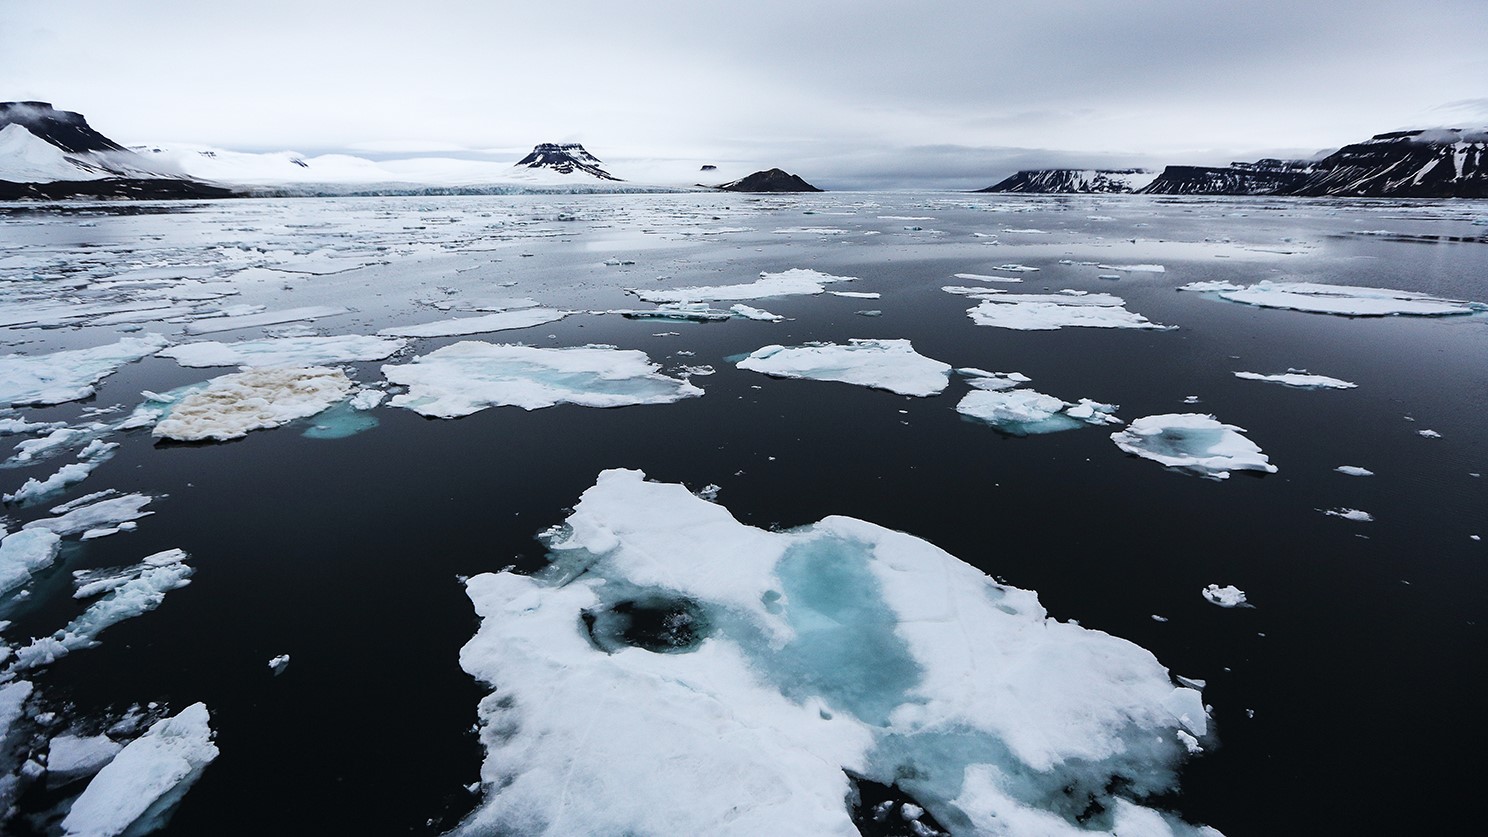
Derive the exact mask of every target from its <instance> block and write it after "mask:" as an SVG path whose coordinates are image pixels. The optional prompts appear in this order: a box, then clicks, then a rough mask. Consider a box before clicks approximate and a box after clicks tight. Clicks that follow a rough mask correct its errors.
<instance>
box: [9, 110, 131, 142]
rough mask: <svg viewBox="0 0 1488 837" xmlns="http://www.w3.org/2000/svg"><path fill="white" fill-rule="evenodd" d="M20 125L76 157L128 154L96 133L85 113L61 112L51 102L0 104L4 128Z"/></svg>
mask: <svg viewBox="0 0 1488 837" xmlns="http://www.w3.org/2000/svg"><path fill="white" fill-rule="evenodd" d="M9 125H20V126H22V127H23V128H25V129H26V130H28V131H30V132H31V133H32V134H35V135H36V136H37V137H39V138H41V139H42V140H45V141H46V142H47V143H49V144H51V145H54V146H56V147H57V148H60V149H62V150H63V151H67V152H70V153H73V154H81V153H86V152H90V151H124V150H125V148H124V146H122V145H120V144H118V143H117V142H114V141H113V140H111V139H109V138H108V137H106V136H104V135H103V134H100V133H98V132H97V131H95V130H93V128H92V126H90V125H89V124H88V120H87V119H84V118H83V115H82V114H81V113H74V112H72V111H69V110H57V109H56V108H54V107H52V105H51V103H50V102H0V128H4V127H6V126H9Z"/></svg>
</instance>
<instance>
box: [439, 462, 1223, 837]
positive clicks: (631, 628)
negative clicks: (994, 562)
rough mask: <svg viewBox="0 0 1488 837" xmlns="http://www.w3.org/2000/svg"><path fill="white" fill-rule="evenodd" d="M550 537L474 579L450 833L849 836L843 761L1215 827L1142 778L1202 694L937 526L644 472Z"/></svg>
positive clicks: (992, 801)
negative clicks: (803, 507) (466, 806)
mask: <svg viewBox="0 0 1488 837" xmlns="http://www.w3.org/2000/svg"><path fill="white" fill-rule="evenodd" d="M545 539H546V540H547V543H548V545H549V548H550V558H551V559H552V564H551V566H549V567H548V568H547V569H546V570H544V571H543V572H541V573H539V574H538V575H536V576H530V577H529V576H522V575H516V574H514V573H510V572H503V573H485V574H481V575H477V576H475V577H473V578H471V579H470V580H469V581H468V583H467V587H466V591H467V594H468V595H469V596H470V598H471V601H472V602H473V603H474V605H475V608H476V612H477V613H478V615H479V616H480V617H481V619H482V622H481V627H480V630H479V632H478V633H477V635H476V636H475V637H474V638H473V639H472V640H471V641H470V642H469V643H468V644H466V646H465V647H464V648H463V649H462V651H461V654H460V663H461V666H462V667H463V668H464V669H465V670H466V671H468V672H469V673H470V674H471V675H473V676H474V677H476V678H477V679H479V680H480V681H481V682H483V683H485V684H487V685H488V687H489V688H490V689H491V692H490V694H489V695H488V696H487V697H485V698H484V699H483V700H482V701H481V703H480V707H479V709H478V718H479V731H480V740H481V743H482V744H483V746H484V747H485V750H486V759H485V763H484V765H483V766H482V769H481V785H482V788H483V793H484V796H483V799H482V802H481V805H480V807H479V808H478V809H477V810H476V811H475V812H474V813H473V814H471V815H470V817H469V818H468V819H467V820H466V821H465V822H464V823H463V824H462V825H461V826H460V828H459V829H457V831H456V833H459V834H467V835H475V834H491V833H502V834H522V835H533V834H548V835H559V834H573V833H592V834H710V835H758V834H781V833H800V834H822V835H842V837H848V836H849V835H856V834H858V831H857V829H856V827H855V826H854V824H853V821H852V819H851V816H850V813H849V807H850V804H849V802H848V801H847V798H848V797H849V795H850V793H851V790H852V781H853V780H852V779H851V778H850V777H849V775H848V771H850V772H851V774H853V775H855V776H858V777H863V778H865V779H868V780H871V781H874V782H879V783H883V784H891V783H892V784H896V785H897V786H898V788H899V789H900V790H902V791H903V792H904V793H906V794H908V795H910V796H912V798H913V803H912V804H914V805H916V806H917V807H922V808H924V809H926V810H928V811H929V812H930V814H931V816H933V818H934V819H935V821H937V822H939V823H940V824H942V825H943V826H945V827H946V828H948V829H950V830H951V831H952V832H953V833H966V834H972V833H978V834H1011V833H1050V834H1053V833H1058V834H1066V833H1067V834H1071V835H1074V834H1090V833H1107V834H1109V833H1113V832H1115V831H1119V832H1120V833H1122V834H1126V833H1150V834H1198V833H1204V834H1215V833H1216V832H1213V831H1211V830H1203V829H1195V828H1194V827H1192V826H1188V825H1186V824H1184V823H1182V822H1180V821H1178V820H1177V819H1176V818H1173V817H1171V816H1170V815H1167V814H1164V813H1160V812H1158V811H1156V810H1152V809H1147V808H1143V807H1141V806H1139V805H1137V804H1136V803H1135V802H1134V801H1131V800H1135V799H1141V798H1144V797H1146V796H1148V795H1150V794H1153V793H1159V792H1163V791H1166V790H1170V789H1171V788H1172V787H1173V785H1174V784H1175V783H1176V782H1175V777H1176V770H1177V767H1178V766H1179V764H1181V762H1182V761H1183V760H1184V759H1186V758H1187V757H1188V755H1189V747H1188V745H1187V744H1186V743H1185V741H1184V738H1183V736H1185V735H1187V736H1189V737H1192V738H1193V739H1194V740H1195V741H1197V740H1199V739H1200V738H1203V737H1205V736H1206V735H1207V734H1208V717H1207V714H1206V710H1205V707H1204V705H1203V700H1202V697H1201V695H1200V693H1199V692H1198V691H1196V690H1194V689H1192V688H1188V687H1185V686H1181V685H1175V683H1174V682H1173V680H1172V678H1171V677H1170V675H1169V673H1168V671H1167V670H1166V669H1164V668H1163V667H1162V665H1161V664H1159V663H1158V661H1157V660H1156V659H1154V658H1153V656H1152V655H1151V654H1150V653H1149V652H1147V651H1146V650H1144V649H1142V648H1141V647H1139V646H1137V645H1134V644H1132V643H1130V642H1126V641H1125V640H1121V639H1118V638H1116V637H1113V636H1110V635H1109V634H1106V633H1102V632H1100V631H1093V630H1087V629H1084V628H1081V627H1079V626H1078V625H1075V624H1073V623H1069V622H1059V621H1055V620H1053V619H1050V618H1049V617H1048V615H1047V613H1046V611H1045V610H1044V608H1043V607H1042V606H1041V605H1040V604H1039V602H1038V598H1037V596H1036V595H1035V594H1034V593H1032V592H1030V591H1026V590H1020V589H1017V588H1014V587H1009V586H1006V585H1002V584H998V583H995V582H993V581H992V580H991V579H990V578H988V577H987V576H986V575H984V574H983V573H982V572H980V571H979V570H977V569H975V568H973V567H971V566H969V565H967V564H964V563H962V562H961V561H959V560H957V559H956V558H955V557H953V556H951V555H949V554H947V553H945V552H943V551H941V550H940V549H938V548H936V547H935V546H933V545H931V544H930V543H928V542H926V541H923V540H920V539H918V538H915V537H912V536H910V535H907V534H903V533H900V532H895V531H892V530H888V529H884V528H882V527H879V526H875V525H873V524H871V523H866V522H864V521H860V520H855V519H852V518H847V517H835V516H834V517H828V518H826V519H824V520H822V521H821V522H819V523H816V524H812V525H809V526H805V527H802V528H799V529H795V530H791V531H785V532H771V531H765V530H762V529H756V528H753V527H750V526H745V525H743V524H741V523H739V522H738V521H736V520H735V519H734V518H733V517H732V516H731V515H730V514H729V513H728V511H727V510H726V509H724V508H723V507H721V506H719V505H716V504H714V503H710V502H707V501H705V500H702V499H699V498H698V497H695V496H693V495H692V494H691V493H690V492H689V491H688V490H687V489H686V488H685V487H684V486H681V485H665V484H657V483H650V482H645V481H644V475H643V474H642V473H640V472H638V471H606V472H604V473H603V474H601V475H600V476H599V479H598V481H597V483H596V485H595V486H594V487H592V488H590V489H589V490H588V491H586V492H585V493H584V496H583V498H582V500H581V501H580V502H579V503H578V505H577V506H576V507H575V509H574V512H573V514H572V515H571V516H570V517H569V519H568V521H567V522H566V524H565V525H564V526H561V527H555V528H554V529H552V530H550V531H549V532H548V533H546V535H545ZM618 777H623V780H620V779H619V778H618ZM1009 823H1025V824H1026V823H1036V824H1038V825H1039V826H1040V828H1038V829H1034V830H1026V831H1022V832H1019V831H1017V830H1016V829H1015V830H1013V831H1008V830H1007V826H1008V824H1009Z"/></svg>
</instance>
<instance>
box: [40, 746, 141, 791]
mask: <svg viewBox="0 0 1488 837" xmlns="http://www.w3.org/2000/svg"><path fill="white" fill-rule="evenodd" d="M122 749H124V745H122V744H120V743H119V742H117V741H115V740H113V739H112V738H109V737H108V736H107V735H86V736H84V735H59V736H57V737H55V738H53V739H52V740H51V741H50V742H49V743H48V744H47V760H46V768H47V773H48V774H49V775H50V776H51V778H52V779H53V780H55V781H68V780H71V779H76V778H78V777H81V776H89V775H92V774H94V773H97V772H98V771H99V770H100V769H101V768H102V767H103V766H104V765H106V764H108V763H109V762H110V761H113V759H114V756H116V755H118V754H119V751H120V750H122Z"/></svg>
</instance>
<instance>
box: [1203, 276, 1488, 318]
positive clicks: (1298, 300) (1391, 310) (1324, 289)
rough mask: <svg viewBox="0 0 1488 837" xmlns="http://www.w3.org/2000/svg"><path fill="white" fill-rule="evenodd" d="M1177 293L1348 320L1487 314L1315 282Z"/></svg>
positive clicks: (1418, 297)
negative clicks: (1206, 294)
mask: <svg viewBox="0 0 1488 837" xmlns="http://www.w3.org/2000/svg"><path fill="white" fill-rule="evenodd" d="M1178 290H1180V291H1202V292H1208V293H1214V294H1217V295H1218V296H1219V298H1220V299H1225V300H1229V301H1230V302H1243V303H1246V304H1248V305H1259V306H1261V307H1263V308H1288V309H1291V310H1293V311H1306V312H1309V313H1313V314H1340V315H1343V316H1348V317H1388V316H1392V315H1411V316H1417V317H1443V316H1450V315H1453V314H1471V313H1474V312H1476V311H1488V305H1485V304H1484V303H1481V302H1465V301H1462V300H1455V299H1442V298H1440V297H1434V296H1430V295H1429V294H1423V293H1416V292H1415V291H1400V290H1392V289H1390V288H1365V287H1359V286H1356V285H1323V284H1319V283H1316V282H1272V281H1270V280H1269V279H1268V280H1263V281H1260V282H1257V283H1255V284H1254V285H1236V284H1233V283H1230V282H1190V283H1189V284H1187V285H1183V286H1181V287H1179V288H1178Z"/></svg>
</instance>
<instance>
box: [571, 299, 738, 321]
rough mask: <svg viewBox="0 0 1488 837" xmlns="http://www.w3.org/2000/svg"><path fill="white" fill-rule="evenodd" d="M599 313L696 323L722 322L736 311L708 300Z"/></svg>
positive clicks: (640, 318)
mask: <svg viewBox="0 0 1488 837" xmlns="http://www.w3.org/2000/svg"><path fill="white" fill-rule="evenodd" d="M597 313H603V314H619V315H620V316H622V317H624V318H626V319H627V320H665V321H668V322H694V323H721V322H723V321H724V320H732V319H733V318H734V312H732V311H723V310H720V309H717V308H713V307H711V306H709V305H708V303H706V302H669V303H666V304H663V305H658V306H656V307H655V308H620V309H615V310H611V311H601V312H597Z"/></svg>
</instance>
